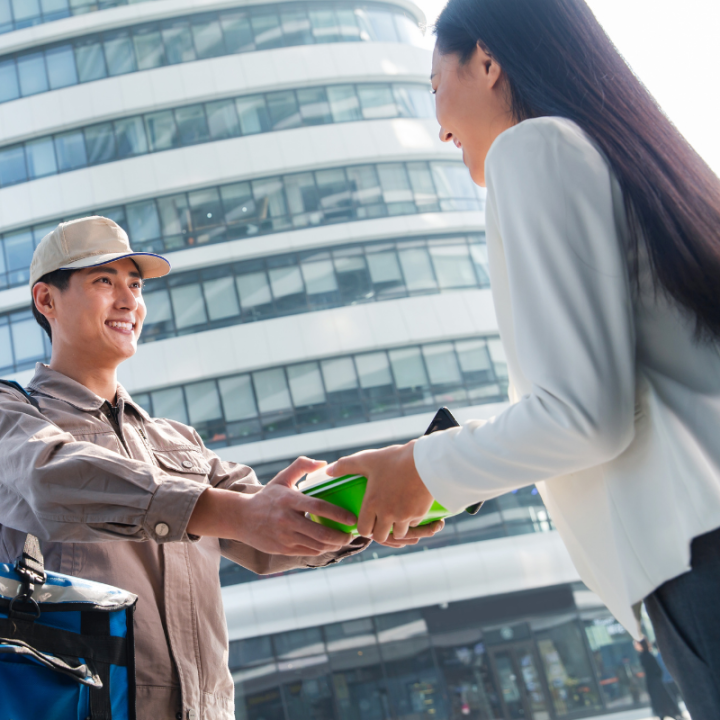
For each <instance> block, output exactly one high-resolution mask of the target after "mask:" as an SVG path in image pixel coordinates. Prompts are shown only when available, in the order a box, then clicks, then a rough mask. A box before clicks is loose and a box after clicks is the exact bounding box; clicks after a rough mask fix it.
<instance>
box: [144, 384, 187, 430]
mask: <svg viewBox="0 0 720 720" xmlns="http://www.w3.org/2000/svg"><path fill="white" fill-rule="evenodd" d="M151 396H152V405H153V415H154V416H155V417H159V418H170V419H171V420H177V421H178V422H181V423H187V421H188V418H187V412H186V410H185V399H184V398H183V392H182V388H179V387H178V388H168V389H167V390H156V391H155V392H154V393H151Z"/></svg>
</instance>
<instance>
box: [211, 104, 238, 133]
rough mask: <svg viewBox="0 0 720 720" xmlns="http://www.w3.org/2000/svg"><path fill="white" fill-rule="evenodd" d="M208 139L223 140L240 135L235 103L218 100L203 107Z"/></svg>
mask: <svg viewBox="0 0 720 720" xmlns="http://www.w3.org/2000/svg"><path fill="white" fill-rule="evenodd" d="M205 110H206V112H207V123H208V130H209V132H210V137H211V138H212V139H213V140H223V139H225V138H229V137H235V136H237V135H239V134H240V124H239V122H238V116H237V112H236V111H235V103H234V102H233V101H232V100H219V101H218V102H212V103H208V104H207V105H206V106H205Z"/></svg>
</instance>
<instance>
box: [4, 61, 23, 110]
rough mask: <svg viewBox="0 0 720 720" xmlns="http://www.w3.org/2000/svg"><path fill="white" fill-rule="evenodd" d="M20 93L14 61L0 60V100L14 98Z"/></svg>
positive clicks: (5, 100)
mask: <svg viewBox="0 0 720 720" xmlns="http://www.w3.org/2000/svg"><path fill="white" fill-rule="evenodd" d="M19 95H20V86H19V85H18V76H17V70H16V67H15V61H14V60H12V59H10V60H3V61H2V62H0V102H7V101H8V100H14V99H15V98H16V97H18V96H19Z"/></svg>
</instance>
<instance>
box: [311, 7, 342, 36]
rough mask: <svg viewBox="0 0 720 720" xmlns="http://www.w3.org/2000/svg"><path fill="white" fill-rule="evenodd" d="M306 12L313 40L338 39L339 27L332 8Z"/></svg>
mask: <svg viewBox="0 0 720 720" xmlns="http://www.w3.org/2000/svg"><path fill="white" fill-rule="evenodd" d="M308 14H309V16H310V25H311V26H312V33H313V37H314V38H315V42H319V43H326V42H338V40H340V28H339V27H338V24H337V19H336V17H335V13H334V12H333V11H332V10H320V9H317V10H310V12H309V13H308Z"/></svg>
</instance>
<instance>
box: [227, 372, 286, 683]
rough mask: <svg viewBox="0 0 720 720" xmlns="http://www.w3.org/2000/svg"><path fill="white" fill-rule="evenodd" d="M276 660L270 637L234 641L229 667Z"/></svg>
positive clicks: (230, 652)
mask: <svg viewBox="0 0 720 720" xmlns="http://www.w3.org/2000/svg"><path fill="white" fill-rule="evenodd" d="M243 377H247V376H243ZM274 659H275V655H274V653H273V650H272V646H271V644H270V636H269V635H265V636H263V637H254V638H250V639H248V640H233V641H232V642H231V643H230V648H229V659H228V665H229V666H230V668H231V669H235V668H241V667H246V666H248V665H259V664H262V663H268V662H272V661H273V660H274Z"/></svg>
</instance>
